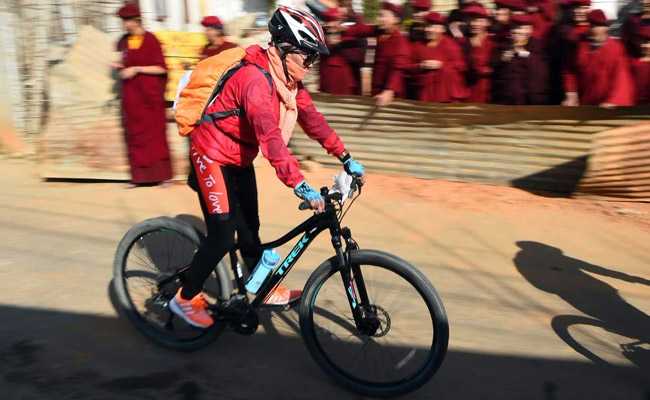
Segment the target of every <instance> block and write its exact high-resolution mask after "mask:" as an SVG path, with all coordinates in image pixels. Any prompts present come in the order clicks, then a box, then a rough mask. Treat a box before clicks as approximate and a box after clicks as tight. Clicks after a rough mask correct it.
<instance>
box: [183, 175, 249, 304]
mask: <svg viewBox="0 0 650 400" xmlns="http://www.w3.org/2000/svg"><path fill="white" fill-rule="evenodd" d="M192 172H194V171H192ZM221 172H222V173H223V177H224V181H225V184H226V190H227V192H228V202H229V204H230V212H229V213H228V214H208V209H207V207H206V203H205V199H203V196H202V195H201V191H200V190H199V191H198V196H199V202H200V203H201V210H202V211H203V219H204V220H205V225H206V227H207V229H208V236H207V238H206V240H204V241H203V243H201V246H200V247H199V250H198V251H197V252H196V254H195V255H194V259H193V260H192V266H191V267H190V269H189V270H188V271H187V272H186V274H185V281H184V283H183V290H182V292H181V296H182V297H183V298H184V299H191V298H192V297H194V296H196V295H197V294H199V293H200V292H201V290H203V284H204V283H205V281H206V279H208V277H209V276H210V273H211V272H212V271H213V270H214V268H215V267H216V265H217V263H218V262H219V261H220V260H221V259H222V258H223V257H224V256H225V255H226V254H227V253H228V251H229V250H230V249H232V247H233V246H234V244H235V232H237V242H238V244H239V247H240V249H241V254H242V257H243V258H244V263H245V264H246V266H247V267H248V268H253V267H254V266H255V265H256V264H257V262H258V261H259V259H260V257H261V255H262V250H261V247H260V236H259V230H260V217H259V213H258V205H257V182H256V180H255V170H254V169H253V166H250V167H245V168H241V167H234V166H222V167H221ZM191 179H192V178H190V181H191Z"/></svg>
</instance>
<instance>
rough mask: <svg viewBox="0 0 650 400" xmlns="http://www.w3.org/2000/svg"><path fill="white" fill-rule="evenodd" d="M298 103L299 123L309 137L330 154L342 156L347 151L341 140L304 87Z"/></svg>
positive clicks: (297, 97) (299, 91)
mask: <svg viewBox="0 0 650 400" xmlns="http://www.w3.org/2000/svg"><path fill="white" fill-rule="evenodd" d="M296 103H297V104H298V123H299V124H300V126H301V127H302V129H303V130H304V131H305V133H306V134H307V136H309V137H310V138H312V139H314V140H316V141H318V143H320V145H321V146H323V148H324V149H325V150H327V152H328V153H329V154H332V155H334V156H336V157H338V156H340V155H341V153H343V150H345V146H344V145H343V142H342V141H341V138H339V135H337V134H336V132H334V129H332V128H331V127H330V126H329V125H328V124H327V121H326V120H325V117H323V114H321V113H320V112H319V111H318V110H317V109H316V106H315V105H314V102H313V100H312V99H311V96H310V95H309V92H308V91H307V89H305V88H304V87H303V86H302V85H301V86H300V88H299V89H298V95H297V96H296Z"/></svg>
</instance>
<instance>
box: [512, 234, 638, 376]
mask: <svg viewBox="0 0 650 400" xmlns="http://www.w3.org/2000/svg"><path fill="white" fill-rule="evenodd" d="M516 244H517V246H519V248H520V249H521V250H520V251H519V252H518V253H517V255H516V256H515V258H514V263H515V266H516V267H517V270H518V271H519V272H520V273H521V275H522V276H523V277H524V278H525V279H526V280H528V282H530V284H531V285H533V286H534V287H536V288H537V289H539V290H542V291H544V292H547V293H550V294H554V295H557V296H559V297H560V298H561V299H563V300H564V301H566V302H567V303H569V304H570V305H571V306H573V307H574V308H575V309H577V310H578V311H580V312H582V313H584V314H585V315H587V316H581V315H558V316H555V317H554V318H553V320H552V322H551V326H552V328H553V330H555V332H556V333H557V334H558V336H559V337H560V338H562V339H563V340H564V341H565V342H566V343H567V344H568V345H570V346H571V347H572V348H574V349H575V350H576V351H577V352H578V353H580V354H582V355H583V356H585V357H587V358H588V359H590V360H591V361H592V362H594V363H597V364H602V365H607V361H605V360H604V359H602V358H601V357H599V356H598V355H597V354H594V353H593V352H592V351H590V350H589V349H588V348H587V347H586V346H585V345H584V344H582V343H580V341H578V340H576V339H575V338H574V337H573V336H572V335H571V332H570V328H571V327H576V326H580V325H582V326H583V327H587V326H589V327H594V328H597V329H602V330H605V331H608V332H611V333H614V334H616V335H620V336H623V337H625V338H629V341H628V342H629V343H624V344H621V345H620V352H621V354H622V355H623V356H624V357H626V358H627V359H628V360H630V361H631V362H632V363H633V364H635V365H637V366H638V367H639V368H641V369H643V370H644V371H645V373H646V374H647V376H650V350H648V349H647V348H645V347H642V346H646V345H650V317H649V316H648V315H647V314H645V313H644V312H643V311H641V310H639V309H638V308H636V307H634V306H633V305H632V304H630V303H628V302H627V301H626V300H625V299H624V298H623V297H622V296H621V295H620V294H619V292H618V290H616V288H614V287H613V286H611V285H610V284H608V283H606V282H604V281H601V280H600V279H597V278H595V277H594V275H596V276H602V277H607V278H613V279H617V280H620V281H624V282H628V283H634V284H639V285H644V286H650V281H649V280H647V279H644V278H641V277H637V276H631V275H628V274H625V273H623V272H619V271H616V270H615V269H611V268H605V267H602V266H599V265H594V264H591V263H588V262H586V261H583V260H579V259H576V258H573V257H570V256H568V255H565V254H564V253H563V252H562V250H560V249H558V248H557V247H553V246H549V245H546V244H543V243H539V242H533V241H519V242H517V243H516Z"/></svg>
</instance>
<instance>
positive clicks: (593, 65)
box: [566, 9, 634, 107]
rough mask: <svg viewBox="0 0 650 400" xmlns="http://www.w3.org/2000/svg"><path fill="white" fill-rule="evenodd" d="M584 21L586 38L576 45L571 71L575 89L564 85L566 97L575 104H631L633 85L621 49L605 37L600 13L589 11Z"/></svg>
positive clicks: (603, 17) (607, 35) (607, 27)
mask: <svg viewBox="0 0 650 400" xmlns="http://www.w3.org/2000/svg"><path fill="white" fill-rule="evenodd" d="M587 20H588V22H589V24H590V26H591V28H590V32H589V37H588V40H584V41H581V42H580V43H579V44H578V49H577V51H576V55H575V57H574V59H575V64H574V66H573V67H574V70H573V71H571V74H572V76H573V77H574V79H575V81H574V83H575V86H567V87H566V91H567V94H571V97H574V98H575V99H576V103H577V105H598V106H601V107H612V106H630V105H632V104H633V103H634V86H633V82H632V76H631V74H630V65H629V61H628V57H627V55H626V53H625V48H624V47H623V45H622V43H621V42H620V41H619V40H618V39H614V38H611V37H609V33H608V31H609V22H608V21H607V17H606V16H605V13H604V12H603V11H602V10H599V9H595V10H591V11H590V12H589V14H588V15H587ZM568 83H569V84H571V83H572V82H571V81H569V82H568ZM567 97H568V96H567Z"/></svg>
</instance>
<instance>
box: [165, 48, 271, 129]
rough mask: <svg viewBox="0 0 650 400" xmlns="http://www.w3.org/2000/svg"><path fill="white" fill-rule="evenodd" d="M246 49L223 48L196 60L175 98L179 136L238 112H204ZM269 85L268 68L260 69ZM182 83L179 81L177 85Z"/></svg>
mask: <svg viewBox="0 0 650 400" xmlns="http://www.w3.org/2000/svg"><path fill="white" fill-rule="evenodd" d="M245 55H246V51H245V50H244V49H242V48H241V47H235V48H233V49H229V50H225V51H223V52H221V53H219V54H217V55H215V56H212V57H208V58H206V59H205V60H203V61H201V62H199V63H198V64H197V65H196V68H195V69H194V70H193V71H192V72H191V75H190V76H189V82H187V85H186V86H185V87H180V88H179V91H180V92H179V94H178V99H177V101H176V125H178V133H179V134H180V135H181V136H187V135H189V134H190V133H191V132H192V130H193V129H194V128H195V127H197V126H198V125H200V124H202V123H205V122H214V121H215V120H217V119H221V118H226V117H229V116H232V115H240V114H241V110H240V109H235V110H228V111H221V112H216V113H211V114H207V115H206V114H205V110H206V109H207V108H208V106H209V105H210V104H211V103H212V102H213V101H214V99H216V98H217V96H218V95H219V92H220V91H221V89H223V86H224V84H225V83H226V81H227V80H228V78H230V77H231V76H233V75H234V74H235V72H237V70H239V68H241V67H242V66H243V65H244V64H243V63H242V59H243V58H244V56H245ZM259 69H260V70H261V71H262V72H263V73H264V75H265V76H266V77H267V80H269V83H270V84H271V85H272V83H271V80H270V76H269V74H268V72H267V71H265V70H263V69H262V68H259ZM180 85H182V83H181V84H180Z"/></svg>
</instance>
